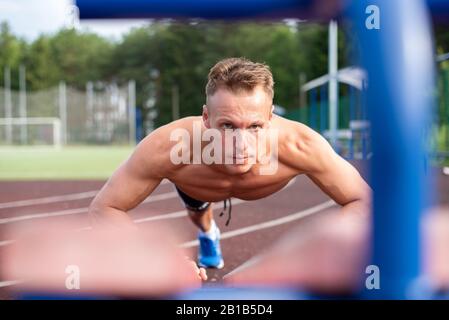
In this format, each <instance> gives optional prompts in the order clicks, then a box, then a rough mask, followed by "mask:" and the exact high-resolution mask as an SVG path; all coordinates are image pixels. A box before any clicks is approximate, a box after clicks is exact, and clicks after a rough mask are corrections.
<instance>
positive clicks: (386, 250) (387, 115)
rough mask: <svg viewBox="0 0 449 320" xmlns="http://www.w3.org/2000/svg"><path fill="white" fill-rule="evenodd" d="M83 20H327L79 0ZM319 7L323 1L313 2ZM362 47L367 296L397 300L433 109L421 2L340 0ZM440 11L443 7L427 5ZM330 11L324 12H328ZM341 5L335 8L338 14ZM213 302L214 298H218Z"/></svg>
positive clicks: (303, 7)
mask: <svg viewBox="0 0 449 320" xmlns="http://www.w3.org/2000/svg"><path fill="white" fill-rule="evenodd" d="M76 3H77V5H78V7H79V9H80V13H81V15H80V16H81V18H119V17H120V18H126V17H156V18H158V17H172V18H177V17H202V18H211V19H215V18H219V19H222V18H225V19H233V18H244V17H245V18H254V17H261V16H264V17H267V16H272V17H281V16H282V17H290V16H291V15H292V14H293V15H294V16H297V17H304V16H309V17H311V18H317V17H321V18H323V17H324V18H327V17H325V16H323V15H324V14H323V12H321V15H320V12H319V8H316V7H315V6H314V4H316V3H318V1H312V0H309V1H301V0H210V1H207V0H196V1H186V0H185V1H183V0H171V1H168V0H154V1H149V0H148V1H138V0H96V1H93V0H77V1H76ZM319 3H321V4H322V3H323V2H319ZM345 3H346V4H347V5H348V7H347V9H348V10H347V12H348V13H349V14H350V17H351V19H352V21H353V22H354V26H355V28H356V30H357V34H358V38H359V41H360V44H361V49H362V50H361V52H362V64H363V67H364V69H365V70H366V71H367V74H368V88H367V91H366V94H367V110H368V118H369V120H370V121H371V132H372V150H373V159H372V160H373V161H372V166H371V173H370V177H371V179H372V180H371V185H372V187H373V189H374V205H373V206H374V214H373V219H374V236H373V259H372V262H373V263H374V264H376V265H378V266H379V268H380V272H381V289H380V290H372V291H367V292H364V295H363V297H368V298H394V299H403V298H408V297H410V296H409V295H408V292H409V287H410V285H411V284H412V283H413V281H414V280H415V279H417V277H418V276H419V275H420V263H419V261H420V240H419V220H420V215H421V212H422V211H423V209H424V207H425V204H426V202H427V192H429V190H426V186H427V183H425V182H426V181H425V176H424V173H423V169H424V165H423V159H424V157H425V152H424V148H423V145H422V144H423V143H424V141H423V137H422V132H424V128H425V126H426V123H427V121H428V118H429V112H430V110H432V109H433V108H432V107H433V106H432V103H433V101H432V100H431V99H430V96H431V95H430V92H431V89H432V88H433V79H434V66H433V59H434V54H433V50H432V42H431V39H432V34H431V32H430V24H429V21H428V17H427V10H426V3H425V2H424V1H421V0H394V1H392V0H370V1H366V0H353V1H345ZM429 4H430V6H431V8H432V9H433V10H434V11H435V12H437V13H438V14H440V15H441V14H446V15H448V13H449V2H446V1H443V0H433V1H429ZM368 5H377V6H378V7H379V8H380V14H381V28H380V30H375V29H374V30H368V29H367V28H366V26H365V20H366V18H367V14H366V13H365V9H366V7H367V6H368ZM327 9H330V8H327ZM340 9H341V8H338V7H336V10H334V12H333V14H334V15H337V14H339V13H341V12H338V10H340ZM217 298H219V297H217Z"/></svg>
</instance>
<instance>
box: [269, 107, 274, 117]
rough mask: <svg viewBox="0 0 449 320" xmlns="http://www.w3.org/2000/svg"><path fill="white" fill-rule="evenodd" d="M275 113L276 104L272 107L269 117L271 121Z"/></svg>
mask: <svg viewBox="0 0 449 320" xmlns="http://www.w3.org/2000/svg"><path fill="white" fill-rule="evenodd" d="M273 112H274V104H272V105H271V110H270V116H269V117H268V118H269V119H270V120H271V118H272V117H273Z"/></svg>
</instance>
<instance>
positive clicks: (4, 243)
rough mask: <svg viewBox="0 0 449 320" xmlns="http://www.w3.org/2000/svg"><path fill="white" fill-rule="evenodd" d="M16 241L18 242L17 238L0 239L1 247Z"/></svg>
mask: <svg viewBox="0 0 449 320" xmlns="http://www.w3.org/2000/svg"><path fill="white" fill-rule="evenodd" d="M14 242H16V241H15V240H5V241H0V247H2V246H9V245H10V244H13V243H14Z"/></svg>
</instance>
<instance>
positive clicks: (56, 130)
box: [0, 117, 62, 147]
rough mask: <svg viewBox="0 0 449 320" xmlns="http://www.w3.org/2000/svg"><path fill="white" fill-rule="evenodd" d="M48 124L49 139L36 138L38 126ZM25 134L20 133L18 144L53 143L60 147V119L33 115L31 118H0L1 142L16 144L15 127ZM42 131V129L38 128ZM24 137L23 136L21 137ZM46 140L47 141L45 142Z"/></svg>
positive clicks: (42, 126)
mask: <svg viewBox="0 0 449 320" xmlns="http://www.w3.org/2000/svg"><path fill="white" fill-rule="evenodd" d="M39 126H40V127H41V128H45V127H46V126H50V127H51V130H47V131H50V132H51V141H48V140H47V141H43V140H44V139H43V138H42V139H37V138H36V134H35V133H34V132H36V131H35V130H37V129H38V128H39ZM16 128H18V129H19V131H20V132H21V133H22V132H23V131H24V132H25V133H26V134H25V135H23V134H21V135H20V138H21V139H20V144H22V145H53V146H54V147H60V146H61V145H62V139H61V120H60V119H59V118H52V117H33V118H0V132H1V133H0V136H1V137H2V139H1V140H2V141H0V142H1V143H2V144H16V140H17V139H16V136H17V135H16V134H15V133H16V131H17V129H16ZM40 131H42V130H40ZM23 137H25V138H23ZM24 139H25V140H24ZM45 142H48V143H45Z"/></svg>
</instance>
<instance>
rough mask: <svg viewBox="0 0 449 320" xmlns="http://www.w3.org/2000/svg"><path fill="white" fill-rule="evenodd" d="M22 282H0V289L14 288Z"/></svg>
mask: <svg viewBox="0 0 449 320" xmlns="http://www.w3.org/2000/svg"><path fill="white" fill-rule="evenodd" d="M22 282H23V281H22V280H10V281H0V288H3V287H10V286H15V285H18V284H21V283H22Z"/></svg>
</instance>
